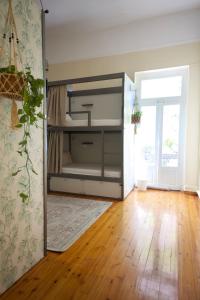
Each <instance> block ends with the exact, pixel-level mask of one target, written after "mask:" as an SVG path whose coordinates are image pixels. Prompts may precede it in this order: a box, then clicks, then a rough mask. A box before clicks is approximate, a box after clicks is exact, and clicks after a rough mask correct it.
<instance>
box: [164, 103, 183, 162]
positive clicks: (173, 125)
mask: <svg viewBox="0 0 200 300" xmlns="http://www.w3.org/2000/svg"><path fill="white" fill-rule="evenodd" d="M179 113H180V105H179V104H174V105H166V106H164V108H163V140H162V166H163V167H177V166H178V150H179V149H178V148H179Z"/></svg>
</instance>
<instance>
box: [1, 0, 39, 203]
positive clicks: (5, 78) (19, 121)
mask: <svg viewBox="0 0 200 300" xmlns="http://www.w3.org/2000/svg"><path fill="white" fill-rule="evenodd" d="M5 28H6V32H5V33H4V34H3V40H4V43H3V46H2V47H0V48H1V51H0V55H2V54H3V53H4V51H3V50H4V46H5V41H6V39H8V44H9V46H10V57H9V65H8V66H6V67H3V68H0V97H1V96H2V97H5V98H9V99H11V100H12V109H11V120H12V127H13V128H22V129H23V135H22V139H21V141H20V142H19V149H18V151H17V152H18V154H19V155H20V156H21V157H22V158H23V161H24V164H23V165H22V166H20V167H19V168H18V169H17V170H16V171H15V172H13V173H12V176H16V175H17V174H19V173H21V172H22V171H23V172H25V174H26V178H27V181H26V183H21V186H22V190H21V191H20V193H19V196H20V198H21V199H22V201H23V202H24V203H28V202H29V200H30V198H31V177H30V173H31V172H32V173H34V174H37V172H36V171H35V169H34V167H33V163H32V161H31V158H30V153H29V141H30V139H31V127H32V126H35V127H39V126H38V121H39V120H40V119H43V118H44V116H43V113H42V112H41V111H40V107H41V105H42V101H43V97H44V95H43V86H44V81H43V80H42V79H38V78H35V77H34V76H33V74H32V73H31V69H30V68H29V67H26V68H25V69H24V68H23V63H22V56H21V53H20V49H19V47H18V46H19V39H18V34H17V29H16V24H15V19H14V14H13V11H12V3H11V0H9V5H8V13H7V17H6V24H5ZM19 63H20V64H21V70H20V71H19ZM15 100H20V101H22V103H21V105H20V108H19V109H18V108H17V104H16V102H15Z"/></svg>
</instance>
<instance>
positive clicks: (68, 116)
mask: <svg viewBox="0 0 200 300" xmlns="http://www.w3.org/2000/svg"><path fill="white" fill-rule="evenodd" d="M65 119H66V121H67V122H70V121H72V118H71V116H70V115H69V114H66V118H65Z"/></svg>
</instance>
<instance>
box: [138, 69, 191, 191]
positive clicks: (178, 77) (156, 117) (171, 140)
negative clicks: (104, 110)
mask: <svg viewBox="0 0 200 300" xmlns="http://www.w3.org/2000/svg"><path fill="white" fill-rule="evenodd" d="M187 70H188V68H187V67H184V68H180V69H172V70H171V69H170V70H169V69H167V70H163V71H159V72H158V71H154V72H153V71H151V72H140V73H136V84H137V88H138V98H139V99H138V100H139V103H140V105H141V110H142V112H143V114H142V121H141V125H140V127H139V128H138V133H137V135H136V178H137V179H138V180H139V179H147V180H148V186H150V187H155V188H156V187H157V188H164V189H173V190H176V189H177V190H180V189H182V186H183V178H184V133H185V120H184V119H185V118H184V115H185V98H186V78H187V76H186V75H187Z"/></svg>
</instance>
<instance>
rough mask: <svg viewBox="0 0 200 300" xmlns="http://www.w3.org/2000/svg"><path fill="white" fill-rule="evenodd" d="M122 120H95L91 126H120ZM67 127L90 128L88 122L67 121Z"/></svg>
mask: <svg viewBox="0 0 200 300" xmlns="http://www.w3.org/2000/svg"><path fill="white" fill-rule="evenodd" d="M120 125H121V120H120V119H97V120H95V119H93V120H91V126H120ZM66 126H68V127H72V126H88V120H72V119H71V120H69V119H67V121H66Z"/></svg>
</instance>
